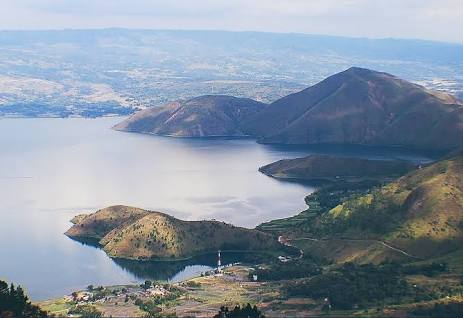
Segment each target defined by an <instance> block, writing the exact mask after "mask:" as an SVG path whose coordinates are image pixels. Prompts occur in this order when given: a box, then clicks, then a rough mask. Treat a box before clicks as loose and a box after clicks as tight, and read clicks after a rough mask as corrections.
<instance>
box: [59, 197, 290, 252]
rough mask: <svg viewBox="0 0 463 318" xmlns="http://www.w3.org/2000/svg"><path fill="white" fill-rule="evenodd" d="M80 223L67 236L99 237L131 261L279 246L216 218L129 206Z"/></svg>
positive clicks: (108, 248)
mask: <svg viewBox="0 0 463 318" xmlns="http://www.w3.org/2000/svg"><path fill="white" fill-rule="evenodd" d="M74 221H76V223H75V224H74V225H73V226H72V227H71V228H70V229H69V230H68V231H67V232H66V235H67V236H69V237H71V238H75V239H77V240H86V239H96V240H98V241H99V244H100V245H101V247H102V248H103V249H104V250H105V251H106V252H107V253H108V254H109V255H110V256H112V257H117V258H130V259H148V258H156V259H163V258H169V259H171V258H186V257H190V256H194V255H197V254H201V253H206V252H215V251H217V250H218V249H222V250H240V251H248V250H253V251H262V250H265V251H268V250H275V249H276V250H278V249H281V247H282V246H281V244H279V243H278V242H277V240H276V239H275V238H274V237H272V236H271V235H269V234H266V233H263V232H260V231H257V230H251V229H245V228H240V227H235V226H233V225H230V224H226V223H223V222H218V221H182V220H179V219H176V218H174V217H171V216H169V215H167V214H164V213H160V212H153V211H146V210H142V209H138V208H133V207H128V206H112V207H108V208H105V209H102V210H99V211H97V212H95V213H93V214H90V215H88V216H86V217H83V216H79V217H78V218H74Z"/></svg>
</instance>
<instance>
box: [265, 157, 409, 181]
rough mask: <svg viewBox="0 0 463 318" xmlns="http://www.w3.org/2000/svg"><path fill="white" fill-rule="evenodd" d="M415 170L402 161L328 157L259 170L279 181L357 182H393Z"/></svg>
mask: <svg viewBox="0 0 463 318" xmlns="http://www.w3.org/2000/svg"><path fill="white" fill-rule="evenodd" d="M416 168H417V165H414V164H412V163H410V162H407V161H403V160H370V159H360V158H349V157H334V156H327V155H310V156H307V157H304V158H296V159H284V160H279V161H276V162H273V163H271V164H268V165H265V166H263V167H260V168H259V171H260V172H262V173H264V174H266V175H268V176H271V177H274V178H280V179H298V180H309V181H310V180H313V181H316V180H327V181H347V182H359V181H362V180H378V181H384V180H392V179H395V178H398V177H400V176H402V175H404V174H406V173H407V172H410V171H411V170H414V169H416Z"/></svg>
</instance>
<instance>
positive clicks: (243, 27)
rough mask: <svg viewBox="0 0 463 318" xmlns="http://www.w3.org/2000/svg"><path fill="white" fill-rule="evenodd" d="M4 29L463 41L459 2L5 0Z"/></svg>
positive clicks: (1, 19)
mask: <svg viewBox="0 0 463 318" xmlns="http://www.w3.org/2000/svg"><path fill="white" fill-rule="evenodd" d="M0 5H3V6H4V8H3V10H0V30H5V31H6V30H18V31H19V30H63V29H106V28H124V29H144V30H218V31H248V32H270V33H301V34H310V35H326V36H340V37H355V38H370V39H389V38H394V39H414V40H431V41H440V42H450V43H458V44H463V33H462V32H453V31H454V30H461V29H463V3H462V2H461V1H459V0H443V1H438V2H437V1H431V0H410V1H400V0H323V1H322V0H310V1H307V0H289V1H281V0H265V1H264V0H257V1H252V2H249V1H244V0H236V1H233V2H230V1H224V0H215V1H211V0H197V1H189V0H173V1H170V2H168V3H167V2H163V1H159V0H153V1H148V0H132V1H127V0H122V1H117V2H114V1H109V0H94V1H90V0H81V1H73V0H41V1H32V0H18V1H15V2H13V3H12V2H6V1H5V0H1V1H0Z"/></svg>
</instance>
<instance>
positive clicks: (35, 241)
mask: <svg viewBox="0 0 463 318" xmlns="http://www.w3.org/2000/svg"><path fill="white" fill-rule="evenodd" d="M120 120H121V118H103V119H0V149H1V152H0V153H1V155H0V279H3V280H8V281H12V282H15V283H20V284H21V285H23V286H24V287H25V288H26V289H27V291H28V293H29V295H30V296H31V297H32V299H34V300H40V299H46V298H51V297H54V296H60V295H63V294H67V293H70V292H71V291H73V290H77V289H81V288H84V287H85V286H87V285H89V284H93V285H112V284H125V283H133V282H139V281H142V280H144V279H147V278H152V279H170V280H174V281H176V280H181V279H185V278H187V277H191V276H192V275H195V274H197V273H199V272H201V271H204V270H207V269H208V268H210V267H209V266H212V265H213V264H214V262H215V257H210V258H202V259H198V260H192V261H191V262H188V263H177V264H169V263H167V264H166V263H165V262H164V263H163V264H159V263H143V264H140V263H137V262H127V261H121V260H112V259H110V258H109V257H107V256H106V254H105V253H104V252H103V251H102V250H100V249H98V248H95V247H91V246H88V245H84V244H81V243H79V242H76V241H74V240H71V239H69V238H67V237H66V236H65V235H63V233H64V232H65V231H66V230H67V229H68V228H69V227H70V226H71V224H70V222H69V220H70V219H71V218H72V217H73V216H74V215H76V214H79V213H82V212H94V211H95V210H97V209H100V208H103V207H107V206H110V205H114V204H125V205H132V206H137V207H141V208H145V209H151V210H158V211H162V212H166V213H169V214H172V215H174V216H176V217H178V218H181V219H186V220H200V219H217V220H223V221H226V222H231V223H234V224H236V225H241V226H246V227H254V226H256V225H257V224H259V223H261V222H264V221H268V220H271V219H274V218H279V217H287V216H290V215H293V214H296V213H298V212H299V211H300V210H302V209H303V208H304V207H305V205H304V201H303V199H304V196H306V195H307V194H309V193H310V192H312V191H313V188H312V187H310V186H309V185H302V184H297V183H289V182H281V181H277V180H275V179H272V178H269V177H266V176H264V175H262V174H260V173H259V172H258V171H257V169H258V167H259V166H261V165H264V164H267V163H270V162H273V161H275V160H279V159H283V158H294V157H300V156H304V155H307V154H309V153H331V154H338V155H355V156H361V157H369V158H402V159H408V160H415V161H426V160H428V158H427V156H425V155H419V154H414V153H411V152H404V151H399V150H385V149H366V148H361V147H347V148H346V147H316V148H315V147H312V148H297V147H273V146H266V145H259V144H256V143H255V142H254V141H253V140H244V139H241V140H224V139H175V138H167V137H156V136H149V135H141V134H132V133H123V132H117V131H113V130H111V129H109V128H110V127H111V126H112V125H114V124H115V123H117V122H119V121H120ZM224 257H225V258H226V261H228V260H229V261H230V262H232V261H235V260H237V259H236V257H235V256H232V255H225V256H224Z"/></svg>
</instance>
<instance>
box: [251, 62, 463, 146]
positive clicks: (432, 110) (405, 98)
mask: <svg viewBox="0 0 463 318" xmlns="http://www.w3.org/2000/svg"><path fill="white" fill-rule="evenodd" d="M246 129H247V131H248V132H249V133H250V134H252V135H255V136H258V137H259V138H260V141H261V142H263V143H282V144H361V145H375V146H405V147H410V148H418V149H432V150H449V149H452V148H456V147H457V146H460V145H461V144H462V140H463V105H462V104H461V102H460V101H458V100H457V99H456V98H454V97H452V96H450V95H447V94H444V93H436V92H433V91H430V90H427V89H425V88H424V87H421V86H419V85H415V84H412V83H409V82H407V81H405V80H401V79H399V78H397V77H395V76H393V75H390V74H387V73H381V72H376V71H371V70H368V69H362V68H350V69H348V70H346V71H344V72H341V73H338V74H335V75H333V76H330V77H328V78H327V79H325V80H323V81H322V82H320V83H318V84H316V85H314V86H311V87H309V88H307V89H305V90H303V91H301V92H298V93H295V94H291V95H288V96H286V97H283V98H281V99H279V100H277V101H275V102H273V103H272V104H270V105H269V106H268V107H267V108H266V109H265V110H264V111H262V112H260V113H258V114H256V115H254V116H253V118H251V119H250V120H248V121H247V122H246ZM442 136H446V138H442Z"/></svg>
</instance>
